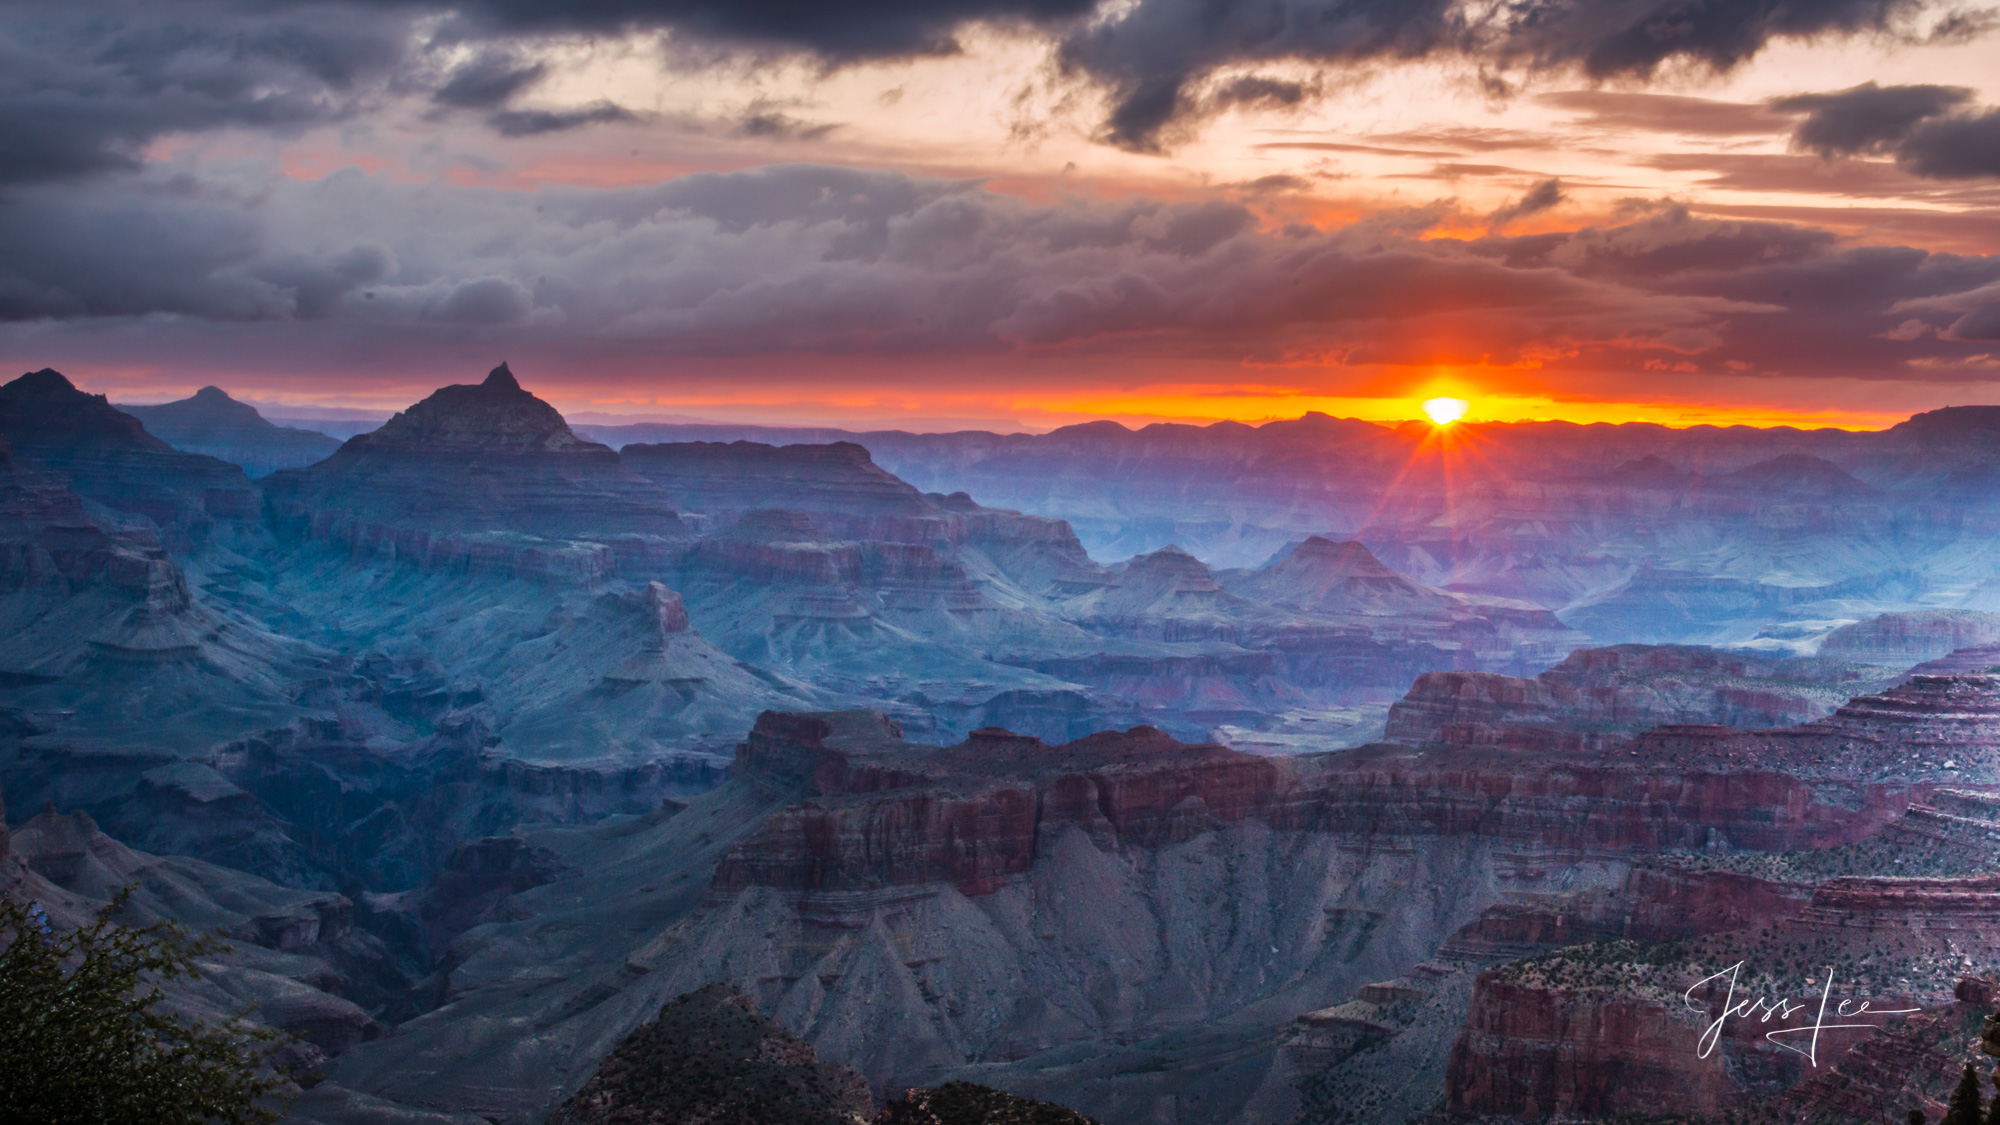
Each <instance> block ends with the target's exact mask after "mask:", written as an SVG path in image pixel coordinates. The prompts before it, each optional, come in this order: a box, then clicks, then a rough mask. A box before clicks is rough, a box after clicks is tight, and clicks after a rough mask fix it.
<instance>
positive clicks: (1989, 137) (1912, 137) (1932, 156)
mask: <svg viewBox="0 0 2000 1125" xmlns="http://www.w3.org/2000/svg"><path fill="white" fill-rule="evenodd" d="M1896 162H1897V163H1898V164H1901V165H1902V166H1903V167H1905V168H1907V169H1909V170H1910V171H1911V172H1913V173H1915V174H1917V175H1919V176H1928V177H1930V178H1932V179H1939V180H1969V179H1975V178H1980V177H1986V176H2000V109H1989V110H1987V111H1986V112H1984V113H1967V114H1953V115H1950V116H1947V117H1937V118H1932V119H1931V120H1928V121H1924V122H1922V123H1921V124H1919V125H1917V126H1916V127H1915V128H1914V129H1912V130H1910V133H1909V135H1908V136H1906V137H1904V138H1903V141H1902V143H1901V144H1898V145H1897V146H1896Z"/></svg>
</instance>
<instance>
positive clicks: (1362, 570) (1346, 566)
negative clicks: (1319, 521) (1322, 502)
mask: <svg viewBox="0 0 2000 1125" xmlns="http://www.w3.org/2000/svg"><path fill="white" fill-rule="evenodd" d="M1275 565H1276V566H1289V567H1291V568H1296V569H1307V568H1310V569H1312V570H1313V571H1315V572H1318V573H1322V574H1326V575H1329V576H1331V575H1340V576H1342V577H1352V578H1399V577H1401V575H1398V574H1397V573H1396V572H1395V571H1393V570H1390V569H1389V568H1388V567H1386V566H1383V565H1382V560H1381V559H1378V558H1376V557H1375V552H1373V551H1370V550H1369V549H1368V547H1367V545H1366V544H1364V543H1362V542H1361V541H1360V540H1358V539H1346V540H1341V541H1338V542H1336V541H1335V540H1332V539H1328V538H1326V537H1325V536H1323V535H1313V536H1309V537H1307V539H1306V541H1305V542H1303V543H1300V544H1299V545H1298V546H1296V547H1294V548H1292V551H1291V553H1290V554H1289V555H1287V556H1285V558H1284V559H1283V560H1281V561H1280V562H1278V563H1277V564H1275Z"/></svg>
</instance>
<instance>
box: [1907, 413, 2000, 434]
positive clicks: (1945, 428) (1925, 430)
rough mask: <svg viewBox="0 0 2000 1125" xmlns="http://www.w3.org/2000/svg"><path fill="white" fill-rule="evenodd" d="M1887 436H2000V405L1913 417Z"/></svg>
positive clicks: (1915, 415) (1913, 415)
mask: <svg viewBox="0 0 2000 1125" xmlns="http://www.w3.org/2000/svg"><path fill="white" fill-rule="evenodd" d="M1887 432H1888V433H1891V434H1899V433H1900V434H1908V435H1913V436H1924V437H1959V436H1968V437H1969V436H1987V437H1990V436H1992V435H1995V434H2000V406H1947V407H1944V408H1943V409H1941V410H1926V411H1924V412H1923V413H1922V414H1912V415H1911V416H1910V417H1909V418H1908V419H1907V420H1905V421H1902V422H1898V423H1896V424H1895V425H1894V426H1891V427H1889V429H1888V431H1887Z"/></svg>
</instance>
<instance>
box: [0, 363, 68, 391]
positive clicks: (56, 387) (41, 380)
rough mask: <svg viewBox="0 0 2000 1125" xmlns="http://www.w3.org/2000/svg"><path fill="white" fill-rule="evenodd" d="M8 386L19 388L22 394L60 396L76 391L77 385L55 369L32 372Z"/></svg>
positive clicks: (48, 368)
mask: <svg viewBox="0 0 2000 1125" xmlns="http://www.w3.org/2000/svg"><path fill="white" fill-rule="evenodd" d="M8 385H9V386H12V387H17V388H19V389H20V392H21V393H22V394H33V395H50V394H56V395H59V394H64V393H67V392H70V391H74V390H76V384H75V383H72V382H70V381H69V378H68V377H67V376H65V375H64V374H63V373H62V372H60V371H57V370H56V369H55V368H53V367H44V368H42V369H41V370H40V371H30V372H28V373H27V374H25V375H23V376H21V377H20V378H19V379H16V380H14V381H13V382H12V383H10V384H8Z"/></svg>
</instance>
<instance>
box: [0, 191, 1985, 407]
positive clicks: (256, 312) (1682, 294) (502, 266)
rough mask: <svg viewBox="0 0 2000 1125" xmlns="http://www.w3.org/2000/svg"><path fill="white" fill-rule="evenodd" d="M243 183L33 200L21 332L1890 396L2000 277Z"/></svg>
mask: <svg viewBox="0 0 2000 1125" xmlns="http://www.w3.org/2000/svg"><path fill="white" fill-rule="evenodd" d="M222 187H223V185H220V184H217V185H212V186H211V187H210V188H209V189H207V191H206V192H193V193H190V192H189V191H187V190H186V189H185V185H174V184H164V183H163V184H159V185H152V184H150V183H149V182H145V181H134V182H128V183H125V184H122V185H119V186H117V187H116V188H108V187H107V188H104V189H99V190H93V191H89V192H77V191H74V190H57V189H54V188H41V189H30V190H26V191H24V192H21V193H17V197H16V202H15V203H14V204H13V205H12V206H11V207H9V208H7V209H5V210H0V316H4V317H6V318H7V319H13V320H25V319H37V318H56V319H79V318H92V317H96V318H116V319H118V320H119V321H121V322H128V321H129V320H130V318H136V317H144V316H149V315H156V314H167V315H171V316H179V317H184V318H193V319H199V320H236V321H252V320H256V321H271V322H279V323H286V322H317V323H319V324H320V325H322V326H324V325H333V326H341V325H346V326H351V327H353V328H354V329H355V330H357V331H364V332H366V333H368V334H370V335H372V336H375V337H378V338H400V339H409V340H424V339H434V338H438V337H439V336H440V334H445V335H449V334H452V333H463V332H465V331H468V330H478V331H482V332H487V333H491V334H493V335H494V338H496V339H500V340H519V341H523V342H540V343H545V344H549V345H551V346H556V347H568V348H574V349H576V350H577V351H579V352H604V351H623V352H626V353H638V354H653V353H657V354H673V353H681V354H730V353H736V354H741V353H787V352H838V351H880V352H907V353H916V352H936V353H953V352H958V353H963V352H976V351H988V352H990V351H1002V350H1008V349H1020V348H1064V349H1077V348H1083V349H1093V350H1102V351H1112V352H1117V351H1128V352H1134V353H1145V354H1160V353H1171V354H1206V355H1217V356H1227V357H1242V356H1262V357H1280V356H1285V355H1295V354H1314V355H1331V356H1333V357H1336V358H1341V359H1344V360H1346V361H1347V362H1350V363H1362V362H1391V363H1395V362H1411V363H1417V362H1433V361H1439V360H1445V359H1454V360H1458V361H1463V362H1475V361H1477V360H1479V359H1480V358H1482V357H1485V358H1490V359H1491V360H1493V361H1495V362H1508V361H1512V360H1514V359H1518V358H1521V357H1523V356H1529V355H1534V356H1543V357H1550V361H1551V362H1559V361H1560V360H1561V358H1562V357H1563V356H1566V355H1573V356H1588V357H1594V358H1593V362H1600V363H1611V364H1613V365H1618V364H1625V365H1630V366H1638V365H1640V364H1642V363H1643V362H1644V361H1645V360H1646V359H1647V358H1657V357H1661V356H1666V357H1669V358H1674V359H1676V361H1678V362H1688V361H1687V360H1684V359H1681V357H1682V356H1686V355H1695V356H1697V358H1698V359H1699V361H1700V362H1703V363H1712V364H1720V363H1724V362H1726V361H1730V360H1736V361H1739V362H1748V363H1752V364H1754V365H1755V366H1756V367H1757V368H1759V369H1766V370H1777V369H1783V370H1790V371H1794V372H1800V371H1806V370H1829V369H1835V368H1837V369H1840V370H1843V371H1849V372H1857V373H1866V374H1875V375H1880V374H1885V373H1893V372H1894V371H1895V370H1897V369H1898V365H1899V364H1902V363H1903V362H1905V361H1907V360H1909V359H1912V358H1922V357H1944V358H1946V359H1949V358H1951V357H1957V356H1961V355H1964V354H1965V353H1966V352H1967V350H1968V349H1967V347H1966V346H1965V345H1964V344H1961V343H1957V342H1955V341H1953V340H1949V339H1944V338H1940V337H1939V335H1938V334H1937V332H1936V331H1932V332H1930V333H1928V334H1926V335H1923V336H1921V337H1920V338H1915V339H1897V340H1891V339H1887V338H1882V337H1880V336H1879V335H1878V334H1880V333H1883V332H1886V331H1888V330H1890V329H1892V328H1894V327H1896V326H1897V325H1899V324H1902V323H1904V322H1905V321H1906V320H1908V319H1910V318H1911V317H1916V318H1919V319H1922V318H1926V317H1927V318H1929V319H1928V320H1927V321H1926V323H1929V324H1931V326H1932V327H1933V328H1934V329H1937V330H1949V328H1950V326H1951V324H1953V323H1954V322H1957V321H1962V320H1964V319H1965V318H1966V317H1968V316H1971V317H1974V320H1973V321H1971V322H1969V323H1973V324H1977V323H1983V322H1982V321H1979V320H1978V319H1977V317H1979V316H1984V315H1986V314H1985V313H1984V312H1983V311H1981V310H1982V309H1983V307H1984V306H1983V305H1982V306H1980V307H1979V308H1960V309H1955V310H1953V309H1946V308H1944V307H1943V306H1938V307H1937V308H1935V309H1932V310H1930V311H1924V310H1921V309H1920V310H1917V311H1915V312H1911V311H1909V310H1908V309H1907V308H1899V307H1898V306H1899V304H1902V305H1907V304H1908V303H1909V302H1915V301H1924V300H1932V301H1936V300H1940V299H1944V300H1949V299H1952V298H1953V297H1954V296H1961V297H1962V296H1963V295H1966V294H1971V293H1976V292H1977V291H1978V290H1979V289H1980V287H1981V286H1987V285H1991V284H1993V283H1994V282H1995V281H1996V279H2000V260H1994V259H1984V258H1980V259H1971V258H1954V257H1951V256H1949V255H1939V254H1926V253H1924V252H1922V251H1917V250H1906V249H1884V248H1867V249H1853V248H1844V247H1841V246H1839V245H1838V244H1837V243H1836V242H1835V241H1834V240H1833V239H1832V238H1830V237H1829V236H1827V235H1825V234H1823V233H1820V232H1815V231H1809V230H1803V229H1801V228H1796V227H1787V226H1782V225H1775V224H1753V223H1713V222H1703V221H1700V220H1696V219H1693V218H1690V217H1689V216H1688V215H1686V214H1685V213H1684V212H1679V211H1671V210H1669V211H1661V212H1656V213H1649V214H1646V215H1643V216H1639V217H1636V218H1635V219H1633V220H1632V221H1630V222H1627V223H1624V224H1621V225H1618V226H1614V227H1604V228H1590V229H1586V230H1584V231H1580V232H1576V233H1573V234H1561V235H1537V236H1523V237H1519V238H1507V237H1499V236H1495V237H1489V238H1486V239H1481V240H1477V241H1472V242H1461V241H1457V240H1451V239H1433V240H1424V239H1421V238H1419V237H1418V235H1419V234H1421V233H1422V231H1423V230H1424V229H1425V228H1426V227H1427V226H1428V225H1429V224H1430V223H1432V222H1434V221H1436V220H1437V219H1439V218H1442V217H1443V213H1442V212H1433V213H1430V214H1428V215H1409V216H1391V217H1385V218H1384V219H1383V220H1380V221H1372V222H1363V223H1359V224H1355V225H1353V226H1350V227H1346V228H1343V229H1339V230H1334V231H1325V232H1323V231H1319V230H1315V229H1312V228H1288V229H1285V230H1279V231H1272V230H1268V229H1265V228H1263V227H1262V226H1260V224H1259V223H1258V222H1257V221H1256V219H1255V217H1254V216H1253V215H1252V213H1251V212H1249V211H1248V210H1246V209H1245V208H1243V207H1241V206H1239V205H1237V204H1234V203H1229V202H1221V201H1210V202H1205V203H1180V204H1166V203H1160V202H1156V201H1150V200H1144V199H1134V200H1128V201H1124V202H1120V203H1118V204H1115V205H1114V204H1108V203H1086V202H1074V201H1072V202H1068V203H1063V204H1057V205H1037V204H1031V203H1027V202H1024V201H1022V200H1019V199H1015V198H1012V197H1008V196H1001V195H996V194H993V193H991V192H988V191H986V190H984V189H983V188H981V187H980V186H978V185H977V184H975V183H971V182H963V181H945V180H928V179H918V178H912V177H908V176H903V175H897V174H892V173H883V172H866V171H857V170H853V169H841V168H829V167H821V166H805V165H798V166H781V167H772V168H766V169H760V170H756V171H751V172H742V173H731V174H704V175H697V176H690V177H686V178H683V179H679V180H674V181H669V182H667V183H665V184H661V185H658V186H655V187H647V188H633V189H621V190H583V189H560V190H545V191H542V192H539V193H521V192H502V191H489V190H484V189H471V188H461V187H454V186H450V185H445V184H428V185H408V184H396V183H393V182H390V181H389V180H388V179H386V178H383V177H371V176H368V175H365V174H362V173H360V172H358V171H353V170H350V171H346V172H342V173H337V174H335V175H332V176H329V177H327V178H325V179H323V180H319V181H312V182H293V181H283V182H280V183H276V184H260V185H258V188H259V193H258V194H257V196H256V198H257V200H258V202H256V203H255V204H254V205H252V206H248V207H245V206H241V205H240V201H241V200H243V199H245V198H249V197H250V194H251V193H250V190H249V185H245V186H244V188H243V189H242V190H241V191H238V192H234V193H228V194H215V195H210V194H208V192H220V191H221V189H222ZM1542 195H1544V196H1550V195H1554V196H1556V197H1558V198H1559V193H1557V192H1554V191H1553V190H1551V191H1547V192H1543V193H1542ZM1523 202H1524V203H1525V202H1527V201H1526V200H1524V201H1523ZM1905 335H1906V336H1907V335H1908V333H1905ZM1961 335H1963V334H1961ZM1607 357H1608V358H1607Z"/></svg>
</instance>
